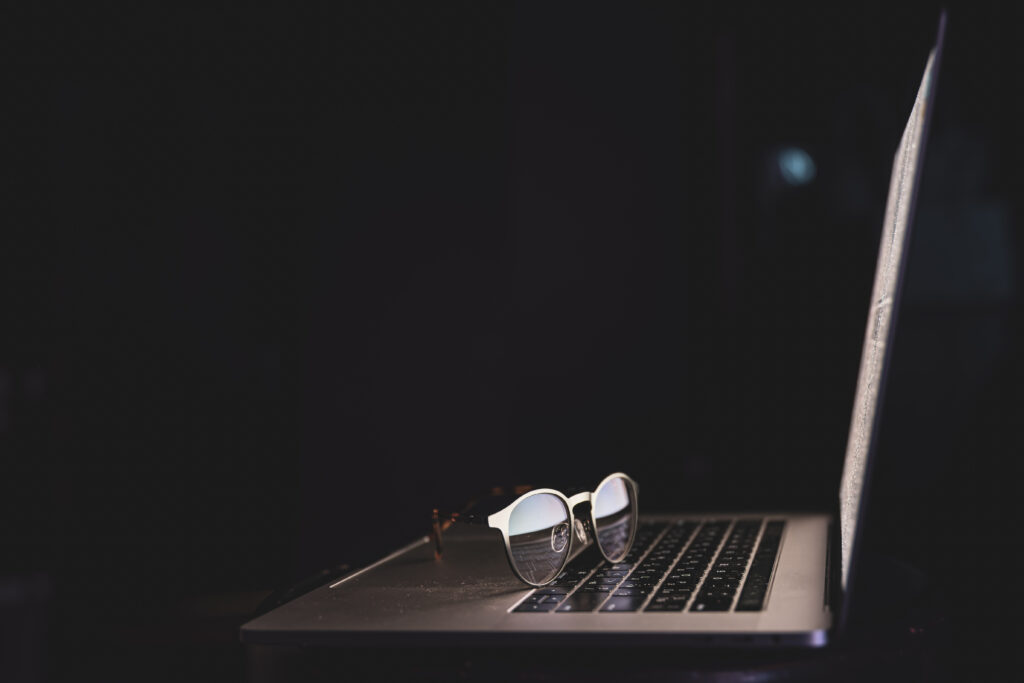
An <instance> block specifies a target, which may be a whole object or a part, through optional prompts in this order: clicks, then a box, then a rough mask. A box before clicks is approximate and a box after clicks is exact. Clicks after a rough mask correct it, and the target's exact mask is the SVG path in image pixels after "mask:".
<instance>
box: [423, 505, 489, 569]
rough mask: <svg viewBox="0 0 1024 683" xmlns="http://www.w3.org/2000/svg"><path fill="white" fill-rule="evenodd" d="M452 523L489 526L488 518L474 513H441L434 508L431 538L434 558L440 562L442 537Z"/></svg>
mask: <svg viewBox="0 0 1024 683" xmlns="http://www.w3.org/2000/svg"><path fill="white" fill-rule="evenodd" d="M452 522H458V523H459V524H478V525H483V526H487V517H486V516H485V515H478V514H474V513H472V512H440V511H438V510H437V508H434V514H433V519H432V523H431V525H430V537H431V539H432V540H433V541H434V558H435V559H438V560H440V559H441V553H442V551H443V550H444V548H443V547H442V540H441V539H442V536H443V535H444V530H445V529H447V528H448V527H450V526H451V525H452Z"/></svg>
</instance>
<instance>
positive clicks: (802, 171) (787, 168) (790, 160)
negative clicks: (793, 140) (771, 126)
mask: <svg viewBox="0 0 1024 683" xmlns="http://www.w3.org/2000/svg"><path fill="white" fill-rule="evenodd" d="M779 171H780V172H781V173H782V179H783V180H785V181H786V182H787V183H789V184H790V185H806V184H807V183H809V182H811V181H812V180H814V176H816V175H817V174H818V169H817V167H816V166H815V165H814V159H812V158H811V155H810V154H808V153H807V152H805V151H804V150H802V149H800V148H799V147H783V148H782V149H781V150H780V151H779Z"/></svg>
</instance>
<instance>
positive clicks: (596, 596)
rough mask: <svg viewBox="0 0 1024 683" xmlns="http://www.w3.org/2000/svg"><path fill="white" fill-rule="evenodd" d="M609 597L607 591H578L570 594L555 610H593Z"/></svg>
mask: <svg viewBox="0 0 1024 683" xmlns="http://www.w3.org/2000/svg"><path fill="white" fill-rule="evenodd" d="M607 597H608V594H607V593H580V592H579V591H577V592H575V593H573V594H572V595H570V596H569V597H568V598H567V599H566V600H565V602H563V603H562V604H561V605H559V606H558V609H557V610H555V611H557V612H593V611H594V610H595V609H597V608H598V607H599V606H600V605H601V603H602V602H604V601H605V599H606V598H607Z"/></svg>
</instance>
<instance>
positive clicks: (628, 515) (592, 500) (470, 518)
mask: <svg viewBox="0 0 1024 683" xmlns="http://www.w3.org/2000/svg"><path fill="white" fill-rule="evenodd" d="M523 491H524V489H517V490H516V491H515V493H521V494H522V495H520V496H519V497H518V498H516V500H515V501H514V502H512V503H511V504H510V505H508V506H506V507H504V508H502V509H501V510H498V511H497V512H495V513H493V514H491V515H483V514H478V513H461V514H459V513H456V514H449V515H442V514H440V513H439V512H438V511H437V510H434V518H433V532H432V534H431V536H432V537H433V539H434V552H435V555H436V557H438V558H440V557H441V551H442V542H441V535H442V532H443V530H444V529H446V528H447V527H448V526H449V525H450V524H451V523H452V522H456V521H457V522H460V523H469V524H483V525H487V526H489V527H491V528H494V529H498V530H500V531H501V535H502V537H503V538H504V539H505V551H506V554H507V555H508V562H509V565H510V566H511V567H512V571H513V572H515V574H516V576H518V577H519V578H520V579H522V580H523V581H525V582H526V583H528V584H530V585H531V586H543V585H544V584H547V583H551V582H552V581H554V580H555V577H557V576H558V575H559V574H560V573H561V572H562V570H563V569H564V568H565V565H566V564H567V563H568V561H569V556H570V550H571V546H572V536H573V534H575V535H576V537H577V539H578V540H579V541H580V542H581V543H585V542H586V540H587V536H588V532H590V533H591V534H592V535H593V536H594V538H595V539H596V540H597V546H598V548H599V549H600V550H601V554H602V555H604V557H605V559H606V560H608V561H609V562H612V563H614V562H619V561H621V560H622V558H623V557H625V556H626V553H628V552H629V549H630V548H631V547H632V545H633V538H634V536H636V527H637V483H636V482H635V481H633V480H632V479H630V478H629V477H628V476H626V475H625V474H622V473H621V472H616V473H615V474H610V475H608V476H607V477H605V478H604V479H603V480H602V481H601V483H600V484H599V485H598V487H597V489H595V490H594V491H588V492H583V493H577V494H575V495H573V496H572V497H566V495H565V494H563V493H562V492H560V491H556V490H554V489H535V490H532V491H527V492H525V493H524V492H523ZM581 503H589V505H590V510H589V515H588V516H586V517H584V518H583V519H579V518H577V517H576V516H575V514H574V510H575V509H576V506H577V505H579V504H581Z"/></svg>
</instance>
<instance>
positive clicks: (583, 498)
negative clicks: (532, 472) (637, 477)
mask: <svg viewBox="0 0 1024 683" xmlns="http://www.w3.org/2000/svg"><path fill="white" fill-rule="evenodd" d="M612 479H623V480H625V482H626V484H627V485H628V486H629V488H630V490H631V491H632V494H633V495H632V496H630V498H631V505H632V507H633V511H632V512H633V520H634V522H633V528H632V529H631V530H630V532H629V542H628V543H627V544H626V545H625V549H624V550H623V551H622V555H620V556H619V557H609V556H608V555H607V553H605V550H604V548H602V547H601V543H600V542H599V541H598V540H597V517H595V515H594V506H593V504H591V506H590V518H589V520H587V521H589V522H590V527H589V530H590V532H591V533H592V534H593V536H594V543H595V544H596V545H597V548H598V550H600V551H601V555H603V556H604V559H606V560H608V561H609V562H611V563H615V562H619V561H621V560H622V558H623V557H625V556H626V554H627V553H628V552H629V550H630V548H632V547H633V541H634V539H635V538H636V529H637V526H638V524H637V521H636V520H637V514H638V512H637V510H638V507H639V503H638V499H639V497H640V487H639V485H638V484H637V483H636V482H635V481H634V480H633V479H632V478H631V477H630V476H629V475H627V474H624V473H622V472H615V473H613V474H609V475H608V476H607V477H605V478H604V479H602V480H601V483H600V484H598V485H597V488H595V489H594V490H593V491H584V492H582V493H577V494H576V495H574V496H572V497H567V496H566V495H565V494H564V493H562V492H561V491H556V490H555V489H534V490H532V491H528V492H526V493H524V494H523V495H521V496H519V497H518V498H516V499H515V500H514V501H512V503H510V504H509V505H507V506H506V507H504V508H502V509H501V510H499V511H497V512H495V513H494V514H492V515H489V516H488V517H487V526H489V527H491V528H492V529H497V530H498V531H500V532H501V537H502V539H503V540H504V541H505V556H506V558H507V559H508V564H509V566H510V567H511V568H512V571H513V572H514V573H515V575H516V576H518V577H519V578H520V580H522V581H523V582H524V583H528V584H530V585H531V586H538V587H539V586H546V585H547V584H549V583H551V582H552V581H554V580H555V578H557V577H558V575H559V574H561V573H562V571H563V570H564V569H565V565H567V564H568V563H569V558H570V557H571V556H572V539H573V536H574V535H575V533H576V514H575V512H574V510H575V508H576V506H577V505H579V504H580V503H593V500H594V496H596V495H597V492H598V491H600V490H601V487H603V486H604V485H605V484H606V483H608V482H609V481H611V480H612ZM542 493H547V494H550V495H553V496H555V497H557V498H559V499H560V500H561V501H562V504H563V505H565V508H566V511H567V512H568V513H569V538H570V541H569V544H568V550H567V551H566V552H565V553H564V554H563V556H562V564H561V565H560V566H559V568H558V571H557V572H555V573H554V576H553V577H552V578H550V579H548V580H547V581H544V582H543V583H537V582H535V581H530V580H529V579H527V578H526V577H525V576H523V574H522V573H521V572H520V571H519V569H518V568H517V567H516V564H515V561H514V560H513V557H512V543H511V541H510V540H509V520H510V519H511V518H512V511H513V510H515V509H516V506H517V505H519V504H520V503H521V502H523V501H524V500H526V499H527V498H530V497H531V496H538V495H540V494H542Z"/></svg>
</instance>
